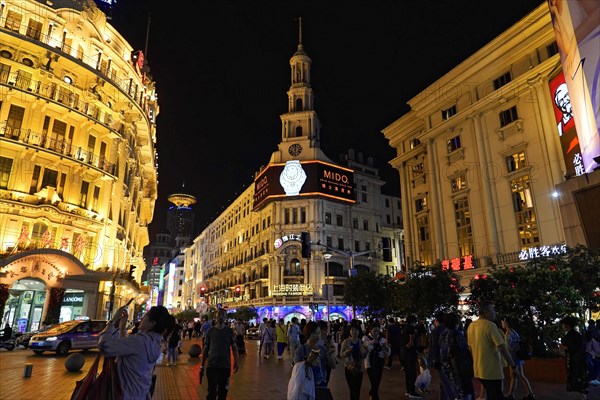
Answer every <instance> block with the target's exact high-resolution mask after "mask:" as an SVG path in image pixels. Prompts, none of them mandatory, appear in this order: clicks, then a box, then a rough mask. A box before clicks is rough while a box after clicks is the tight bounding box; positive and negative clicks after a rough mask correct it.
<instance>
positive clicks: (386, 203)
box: [385, 199, 390, 208]
mask: <svg viewBox="0 0 600 400" xmlns="http://www.w3.org/2000/svg"><path fill="white" fill-rule="evenodd" d="M385 208H390V199H385Z"/></svg>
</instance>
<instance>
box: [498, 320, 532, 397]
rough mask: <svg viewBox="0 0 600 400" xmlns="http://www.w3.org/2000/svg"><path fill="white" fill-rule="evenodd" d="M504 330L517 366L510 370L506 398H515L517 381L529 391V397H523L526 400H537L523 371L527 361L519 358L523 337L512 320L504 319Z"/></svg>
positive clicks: (509, 349) (507, 343) (505, 338)
mask: <svg viewBox="0 0 600 400" xmlns="http://www.w3.org/2000/svg"><path fill="white" fill-rule="evenodd" d="M502 329H503V330H504V340H505V341H506V345H507V346H508V351H509V352H510V356H511V357H512V359H513V360H514V361H515V365H516V366H517V367H516V368H514V369H510V371H509V378H510V384H509V386H508V394H507V395H506V396H505V397H504V398H505V399H507V400H511V399H514V398H515V391H516V390H517V383H518V381H517V379H518V380H519V381H521V383H523V386H525V389H527V395H526V396H525V397H523V399H525V400H535V396H534V394H533V390H531V384H530V383H529V379H527V377H526V376H525V372H524V371H523V366H524V365H525V360H523V359H521V357H519V348H520V344H519V343H520V342H521V336H519V334H518V333H517V331H516V330H515V329H514V321H513V320H512V318H504V319H503V320H502Z"/></svg>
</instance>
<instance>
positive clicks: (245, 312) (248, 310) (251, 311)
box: [227, 306, 258, 322]
mask: <svg viewBox="0 0 600 400" xmlns="http://www.w3.org/2000/svg"><path fill="white" fill-rule="evenodd" d="M227 317H228V318H233V319H236V320H237V319H241V320H242V321H244V322H248V321H250V320H251V319H254V318H256V317H258V313H257V312H256V309H255V308H252V307H246V306H243V307H238V308H237V309H236V310H235V311H234V312H232V313H229V314H228V315H227Z"/></svg>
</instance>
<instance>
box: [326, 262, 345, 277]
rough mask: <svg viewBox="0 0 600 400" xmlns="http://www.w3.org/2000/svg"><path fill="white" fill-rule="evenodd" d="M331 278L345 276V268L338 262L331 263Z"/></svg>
mask: <svg viewBox="0 0 600 400" xmlns="http://www.w3.org/2000/svg"><path fill="white" fill-rule="evenodd" d="M329 276H344V266H343V265H342V264H338V263H336V262H330V263H329Z"/></svg>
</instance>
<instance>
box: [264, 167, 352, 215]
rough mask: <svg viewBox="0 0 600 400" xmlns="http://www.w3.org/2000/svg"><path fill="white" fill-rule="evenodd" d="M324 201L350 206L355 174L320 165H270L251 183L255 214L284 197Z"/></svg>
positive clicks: (348, 170)
mask: <svg viewBox="0 0 600 400" xmlns="http://www.w3.org/2000/svg"><path fill="white" fill-rule="evenodd" d="M293 196H300V197H305V196H306V197H312V196H317V197H323V198H327V199H329V200H335V201H341V202H344V203H350V204H353V203H355V202H356V195H355V193H354V171H353V170H351V169H349V168H344V167H340V166H339V165H335V164H330V163H326V162H323V161H316V160H315V161H303V162H300V161H298V160H291V161H288V162H287V163H282V164H269V165H268V166H267V167H266V168H265V169H264V170H263V171H262V172H261V173H260V174H259V175H258V176H257V178H256V179H255V180H254V205H253V208H254V210H256V209H259V208H260V207H262V206H264V205H265V204H267V203H268V202H269V201H272V200H276V199H278V200H281V199H282V198H285V197H293Z"/></svg>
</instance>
